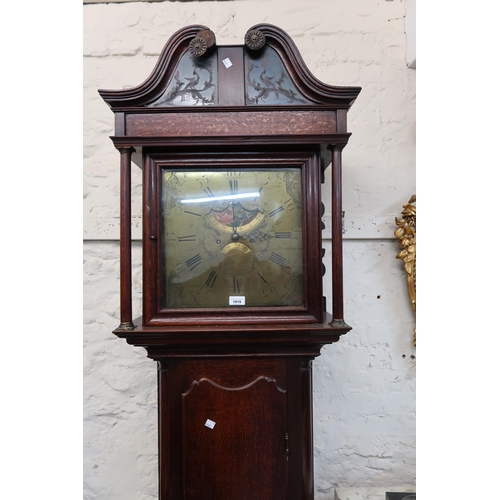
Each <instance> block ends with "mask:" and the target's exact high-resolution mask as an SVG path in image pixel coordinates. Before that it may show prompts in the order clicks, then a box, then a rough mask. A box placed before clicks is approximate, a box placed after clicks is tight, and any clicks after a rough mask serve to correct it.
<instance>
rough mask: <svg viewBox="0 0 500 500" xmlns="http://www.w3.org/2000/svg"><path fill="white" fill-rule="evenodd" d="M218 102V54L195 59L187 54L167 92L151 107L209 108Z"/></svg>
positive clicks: (180, 62) (181, 61) (182, 59)
mask: <svg viewBox="0 0 500 500" xmlns="http://www.w3.org/2000/svg"><path fill="white" fill-rule="evenodd" d="M218 102H219V100H218V93H217V53H216V52H214V53H213V54H212V55H211V56H209V57H193V56H192V55H191V53H190V52H186V53H185V54H184V55H183V56H182V58H181V60H180V61H179V65H178V66H177V70H176V72H175V73H174V76H173V78H172V80H170V83H169V84H168V86H167V89H166V90H165V92H164V93H163V95H162V96H161V97H160V98H159V99H157V100H156V101H155V102H153V103H152V104H150V106H152V107H158V106H207V105H214V104H218Z"/></svg>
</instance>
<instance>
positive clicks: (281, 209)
mask: <svg viewBox="0 0 500 500" xmlns="http://www.w3.org/2000/svg"><path fill="white" fill-rule="evenodd" d="M283 210H285V207H283V206H281V207H278V208H276V209H275V210H273V211H272V212H269V217H274V216H275V215H277V214H279V213H280V212H283Z"/></svg>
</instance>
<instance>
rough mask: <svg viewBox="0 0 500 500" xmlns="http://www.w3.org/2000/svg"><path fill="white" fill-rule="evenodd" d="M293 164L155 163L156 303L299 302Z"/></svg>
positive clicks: (297, 176)
mask: <svg viewBox="0 0 500 500" xmlns="http://www.w3.org/2000/svg"><path fill="white" fill-rule="evenodd" d="M301 189H302V187H301V169H300V168H283V169H266V168H259V169H250V168H247V169H245V170H224V171H222V170H203V171H182V170H171V169H165V170H163V175H162V206H163V236H162V242H163V244H162V250H163V251H162V258H163V269H164V272H163V273H164V274H163V287H162V299H163V300H162V305H163V307H167V308H185V307H231V308H233V307H234V308H235V309H236V308H238V307H249V306H250V307H251V306H259V307H266V306H301V305H302V303H303V293H302V266H303V264H302V205H301V199H302V198H301Z"/></svg>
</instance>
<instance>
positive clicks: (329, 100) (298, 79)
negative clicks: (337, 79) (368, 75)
mask: <svg viewBox="0 0 500 500" xmlns="http://www.w3.org/2000/svg"><path fill="white" fill-rule="evenodd" d="M254 30H256V31H259V32H261V33H262V34H263V35H264V36H265V39H266V45H268V46H271V47H272V48H274V49H275V50H276V52H278V53H279V55H280V56H281V58H282V60H283V63H284V64H285V66H286V68H287V70H288V72H289V74H290V76H291V78H292V79H293V80H294V82H295V84H296V85H297V87H298V88H299V89H300V90H301V91H302V92H303V94H304V95H305V96H307V97H308V98H309V99H311V100H312V101H314V102H316V103H319V104H343V107H344V106H346V105H347V106H348V107H350V106H351V105H352V103H353V102H354V100H355V99H356V97H357V96H358V94H359V93H360V92H361V87H346V86H334V85H329V84H326V83H323V82H321V81H320V80H318V79H317V78H316V77H315V76H314V75H313V74H312V73H311V71H310V70H309V69H308V67H307V66H306V64H305V62H304V60H303V58H302V56H301V54H300V52H299V50H298V48H297V46H296V45H295V43H294V41H293V40H292V38H291V37H290V36H289V35H288V34H287V33H286V32H285V31H284V30H282V29H281V28H279V27H277V26H274V25H272V24H264V23H262V24H256V25H255V26H252V27H251V28H250V29H249V30H248V31H254Z"/></svg>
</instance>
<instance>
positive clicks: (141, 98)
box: [99, 24, 209, 108]
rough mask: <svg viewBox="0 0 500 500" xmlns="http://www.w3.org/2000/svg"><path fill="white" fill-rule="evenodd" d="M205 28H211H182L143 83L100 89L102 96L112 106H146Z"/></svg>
mask: <svg viewBox="0 0 500 500" xmlns="http://www.w3.org/2000/svg"><path fill="white" fill-rule="evenodd" d="M203 30H209V28H207V27H206V26H203V25H199V24H192V25H190V26H185V27H184V28H181V29H180V30H179V31H177V32H176V33H174V34H173V35H172V36H171V37H170V39H169V40H168V42H167V43H166V44H165V46H164V47H163V50H162V51H161V54H160V57H159V59H158V61H157V63H156V65H155V67H154V68H153V71H152V72H151V74H150V75H149V77H148V78H147V79H146V80H145V81H144V82H143V83H141V84H140V85H138V86H136V87H133V88H129V89H124V90H99V94H100V96H101V97H102V98H103V99H104V101H105V102H106V103H107V104H108V105H109V106H110V107H111V108H116V107H134V106H144V105H146V104H147V103H148V102H151V101H152V100H153V99H154V98H155V97H157V96H158V95H159V94H161V92H162V91H163V90H164V89H165V87H166V85H167V84H168V82H169V80H170V79H171V77H172V74H173V72H174V70H175V68H176V67H177V63H178V62H179V60H180V59H181V57H182V56H183V54H184V53H185V52H186V50H187V49H188V47H189V43H190V42H191V40H193V38H195V37H196V35H197V34H198V33H199V32H200V31H203Z"/></svg>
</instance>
